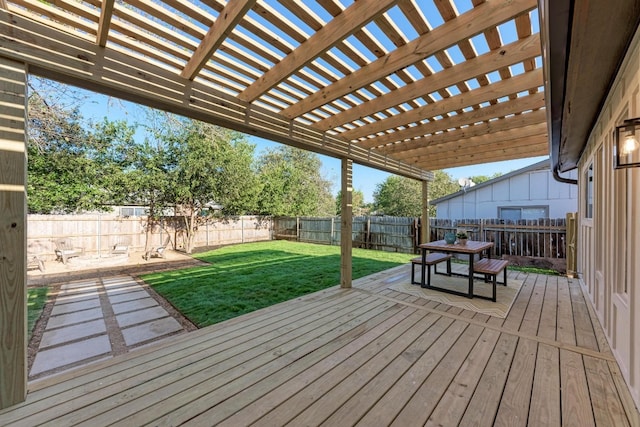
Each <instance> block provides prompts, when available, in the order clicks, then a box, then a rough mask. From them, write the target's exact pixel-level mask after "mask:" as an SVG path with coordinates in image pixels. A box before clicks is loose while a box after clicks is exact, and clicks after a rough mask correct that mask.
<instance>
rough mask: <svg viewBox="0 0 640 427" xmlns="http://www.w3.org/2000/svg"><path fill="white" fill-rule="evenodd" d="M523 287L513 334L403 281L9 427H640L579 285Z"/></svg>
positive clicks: (333, 293) (349, 293)
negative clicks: (411, 290)
mask: <svg viewBox="0 0 640 427" xmlns="http://www.w3.org/2000/svg"><path fill="white" fill-rule="evenodd" d="M508 274H509V277H510V278H520V279H522V280H524V283H523V286H522V288H521V291H520V293H519V294H518V296H517V298H516V301H515V302H514V305H513V307H512V309H511V311H510V312H509V314H508V316H507V317H506V318H505V319H500V318H495V317H491V316H487V315H480V314H478V313H475V312H473V311H470V310H463V309H460V308H455V307H450V306H448V305H446V304H440V303H437V302H434V301H430V300H427V299H423V298H416V297H413V296H407V295H403V294H402V293H399V292H395V291H390V290H389V289H388V288H389V286H390V284H392V283H396V282H398V281H402V280H406V281H407V282H408V281H409V280H410V270H409V267H408V266H403V267H398V268H394V269H391V270H389V271H387V272H385V273H378V274H376V275H372V276H369V277H367V278H363V279H359V280H357V281H355V283H354V288H353V289H351V290H345V289H340V288H338V287H336V288H332V289H329V290H325V291H322V292H318V293H316V294H312V295H308V296H305V297H302V298H299V299H296V300H293V301H288V302H285V303H281V304H278V305H276V306H273V307H269V308H266V309H262V310H259V311H257V312H254V313H250V314H248V315H246V316H240V317H238V318H235V319H231V320H229V321H227V322H223V323H221V324H218V325H213V326H211V327H207V328H203V329H201V330H198V331H195V332H192V333H189V334H185V335H182V336H180V337H176V338H175V339H172V340H171V341H170V342H165V343H162V344H158V345H154V346H149V347H147V348H144V349H140V350H139V351H136V352H131V353H129V354H126V355H123V356H119V357H117V358H114V359H112V360H109V361H105V362H99V363H96V364H95V365H93V366H87V367H84V368H80V369H78V370H76V371H73V372H70V373H68V374H62V375H59V376H57V377H51V378H48V379H44V380H41V381H38V382H35V383H31V384H30V392H29V395H28V397H27V401H26V402H25V403H23V404H20V405H16V406H15V407H13V408H9V409H5V410H2V411H0V425H3V426H4V425H36V424H44V425H52V426H58V425H65V426H66V425H90V426H101V425H108V424H109V425H110V424H115V425H127V426H128V425H146V424H148V425H179V424H183V425H193V426H200V425H202V426H205V425H206V426H208V425H213V424H220V425H225V426H243V425H259V426H273V425H285V424H291V425H303V424H304V425H322V424H323V423H324V424H325V425H355V424H359V425H362V426H368V425H392V424H394V425H399V426H403V425H425V424H426V425H429V426H438V425H469V424H473V425H487V426H489V425H496V426H500V425H503V426H518V425H522V426H524V425H580V426H594V425H616V426H618V425H620V426H625V425H637V424H638V420H639V419H640V417H639V415H638V413H637V410H636V409H635V408H634V407H633V401H632V399H631V398H630V395H629V393H628V390H627V389H626V388H625V386H624V382H623V381H622V380H621V377H620V373H619V370H618V369H617V365H616V364H615V362H614V361H613V359H612V355H611V351H610V349H609V348H608V347H607V346H606V341H605V340H604V339H603V336H602V333H601V331H600V330H599V329H598V328H599V325H598V324H597V323H596V321H595V317H594V316H595V315H594V313H593V311H592V310H590V307H589V306H588V305H587V302H586V300H585V299H584V295H583V293H582V290H581V288H580V285H579V284H578V282H577V281H575V280H571V279H567V278H564V277H550V276H539V275H534V274H523V273H520V272H515V271H509V272H508ZM599 334H600V335H599ZM14 423H15V424H14Z"/></svg>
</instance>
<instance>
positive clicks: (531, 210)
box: [498, 206, 549, 221]
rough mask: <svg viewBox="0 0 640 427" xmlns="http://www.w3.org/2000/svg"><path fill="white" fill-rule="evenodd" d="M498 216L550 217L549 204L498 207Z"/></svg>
mask: <svg viewBox="0 0 640 427" xmlns="http://www.w3.org/2000/svg"><path fill="white" fill-rule="evenodd" d="M498 218H500V219H508V220H512V221H516V220H519V219H540V218H549V206H504V207H499V208H498Z"/></svg>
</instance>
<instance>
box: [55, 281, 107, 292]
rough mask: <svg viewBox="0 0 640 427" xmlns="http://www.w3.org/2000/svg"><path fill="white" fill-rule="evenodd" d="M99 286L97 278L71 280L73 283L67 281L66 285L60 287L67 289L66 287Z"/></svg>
mask: <svg viewBox="0 0 640 427" xmlns="http://www.w3.org/2000/svg"><path fill="white" fill-rule="evenodd" d="M97 286H98V282H97V281H95V280H87V281H82V282H71V283H65V284H64V285H62V286H61V287H60V289H62V290H65V289H80V288H90V287H94V288H95V287H97Z"/></svg>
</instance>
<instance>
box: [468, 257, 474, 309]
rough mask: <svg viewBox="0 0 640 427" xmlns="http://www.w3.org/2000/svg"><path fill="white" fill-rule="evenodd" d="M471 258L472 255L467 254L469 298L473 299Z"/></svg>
mask: <svg viewBox="0 0 640 427" xmlns="http://www.w3.org/2000/svg"><path fill="white" fill-rule="evenodd" d="M473 258H475V255H474V254H469V295H468V297H469V298H473Z"/></svg>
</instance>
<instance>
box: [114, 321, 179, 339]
mask: <svg viewBox="0 0 640 427" xmlns="http://www.w3.org/2000/svg"><path fill="white" fill-rule="evenodd" d="M181 330H182V326H181V325H180V323H178V321H177V320H176V319H174V318H173V317H165V318H164V319H159V320H154V321H152V322H148V323H143V324H141V325H137V326H132V327H130V328H125V329H122V335H123V336H124V341H125V343H126V344H127V345H128V346H132V345H134V344H138V343H141V342H145V341H149V340H152V339H154V338H158V337H162V336H164V335H168V334H170V333H173V332H176V331H181Z"/></svg>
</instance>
